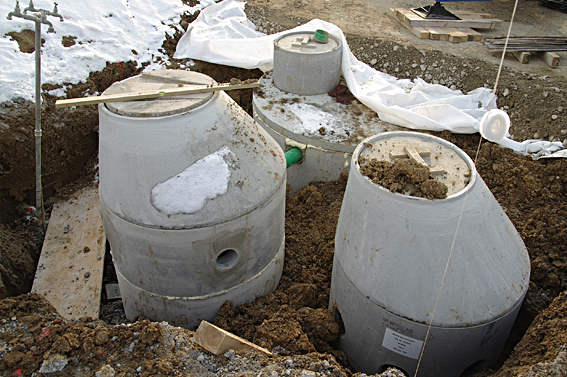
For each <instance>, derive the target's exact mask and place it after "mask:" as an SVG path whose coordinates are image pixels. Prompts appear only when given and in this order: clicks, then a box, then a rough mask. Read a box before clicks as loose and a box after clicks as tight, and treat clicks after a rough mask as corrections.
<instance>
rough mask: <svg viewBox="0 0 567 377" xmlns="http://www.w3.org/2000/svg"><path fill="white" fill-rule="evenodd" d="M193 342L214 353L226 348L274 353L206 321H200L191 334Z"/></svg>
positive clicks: (225, 350) (219, 352) (266, 353)
mask: <svg viewBox="0 0 567 377" xmlns="http://www.w3.org/2000/svg"><path fill="white" fill-rule="evenodd" d="M193 342H194V343H197V344H198V345H200V346H201V347H203V348H204V349H206V350H207V351H209V352H210V353H213V354H215V355H223V354H224V353H225V352H227V351H228V350H235V351H236V350H251V349H253V350H256V351H258V352H261V353H263V354H264V355H268V356H274V354H273V353H271V352H270V351H268V350H267V349H265V348H262V347H260V346H257V345H256V344H254V343H251V342H249V341H247V340H246V339H242V338H240V337H238V336H236V335H234V334H232V333H230V332H228V331H226V330H223V329H221V328H220V327H217V326H215V325H213V324H211V323H209V322H207V321H201V324H200V325H199V327H198V328H197V331H195V335H194V336H193Z"/></svg>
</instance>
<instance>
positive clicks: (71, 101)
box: [55, 82, 262, 107]
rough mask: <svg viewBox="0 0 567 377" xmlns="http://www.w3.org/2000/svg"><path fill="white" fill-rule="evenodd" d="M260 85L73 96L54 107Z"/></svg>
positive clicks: (247, 86) (227, 85) (249, 86)
mask: <svg viewBox="0 0 567 377" xmlns="http://www.w3.org/2000/svg"><path fill="white" fill-rule="evenodd" d="M260 86H262V84H260V83H259V82H255V83H250V84H236V85H231V84H219V85H215V86H209V87H201V88H183V87H182V88H175V89H164V90H160V91H152V92H144V93H128V94H110V95H105V96H94V97H85V98H73V99H63V100H58V101H56V102H55V107H70V106H83V105H94V104H97V103H108V102H126V101H137V100H141V99H150V98H159V97H168V96H178V95H183V94H195V93H207V92H217V91H219V90H235V89H249V88H258V87H260Z"/></svg>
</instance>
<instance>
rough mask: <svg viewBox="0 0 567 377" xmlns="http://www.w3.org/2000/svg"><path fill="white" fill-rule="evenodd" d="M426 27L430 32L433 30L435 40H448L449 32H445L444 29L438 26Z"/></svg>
mask: <svg viewBox="0 0 567 377" xmlns="http://www.w3.org/2000/svg"><path fill="white" fill-rule="evenodd" d="M428 29H429V32H430V33H433V32H435V34H436V39H437V40H441V41H448V40H449V33H448V32H447V30H446V29H444V28H440V27H430V28H428ZM429 39H433V38H431V36H430V37H429Z"/></svg>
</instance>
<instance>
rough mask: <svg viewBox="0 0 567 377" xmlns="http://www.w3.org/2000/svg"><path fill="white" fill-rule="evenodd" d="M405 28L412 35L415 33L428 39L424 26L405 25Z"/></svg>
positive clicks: (427, 32)
mask: <svg viewBox="0 0 567 377" xmlns="http://www.w3.org/2000/svg"><path fill="white" fill-rule="evenodd" d="M404 26H406V25H404ZM406 28H407V29H408V30H409V31H411V32H412V33H413V34H414V35H416V36H417V37H418V38H419V39H429V31H428V30H427V29H425V28H422V27H413V26H406Z"/></svg>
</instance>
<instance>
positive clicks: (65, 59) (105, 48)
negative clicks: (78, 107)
mask: <svg viewBox="0 0 567 377" xmlns="http://www.w3.org/2000/svg"><path fill="white" fill-rule="evenodd" d="M212 3H214V0H202V1H201V3H200V4H198V5H196V6H194V7H189V6H187V5H184V4H183V3H182V2H181V0H152V1H143V0H97V1H73V0H58V10H59V14H61V15H62V16H63V22H60V20H59V18H57V17H53V16H47V20H48V21H50V22H51V23H52V24H53V27H54V29H55V33H47V29H48V25H46V24H42V25H41V37H42V39H45V43H44V44H43V46H42V48H41V53H42V54H41V62H42V67H41V77H42V84H45V83H49V84H64V83H67V84H76V83H78V82H81V81H84V80H86V78H87V77H88V75H89V73H90V72H92V71H100V70H102V69H103V68H104V67H105V66H106V62H111V63H114V62H120V61H130V60H134V61H137V62H138V66H140V65H141V63H143V62H150V63H152V64H150V65H149V66H148V67H146V70H153V69H156V68H158V66H159V63H157V58H158V57H161V58H164V57H165V56H164V55H163V54H162V53H161V52H159V51H158V49H159V48H160V47H161V45H162V43H163V41H164V39H165V34H170V35H172V34H173V33H174V32H175V30H174V29H173V28H180V26H179V21H180V15H181V14H183V13H184V12H189V13H191V14H192V13H194V12H195V11H197V10H200V9H202V8H203V7H205V6H207V5H209V4H212ZM33 5H34V6H35V8H36V9H46V10H49V11H52V10H53V6H54V3H53V2H52V1H46V0H35V1H34V4H33ZM15 6H16V0H2V1H1V2H0V18H2V21H1V22H0V103H2V102H5V101H10V100H12V99H14V98H18V97H21V98H24V99H26V100H32V101H33V100H34V93H35V54H34V53H23V52H21V51H20V50H19V47H18V43H17V42H16V41H15V40H13V38H12V37H11V36H9V35H7V33H9V32H21V31H22V30H26V29H27V30H35V22H34V21H31V20H26V19H23V18H20V17H15V16H13V17H12V19H11V20H7V19H6V18H7V16H8V13H9V12H13V11H14V7H15ZM27 7H28V3H27V1H26V0H24V2H22V3H21V4H20V9H21V12H22V13H24V9H25V8H27ZM27 14H28V15H33V12H30V11H28V12H27ZM172 27H173V28H172ZM181 31H183V30H181ZM64 36H67V37H76V40H75V45H73V46H71V47H64V46H63V44H62V38H63V37H64ZM51 94H54V95H62V94H63V90H59V91H57V92H52V93H51Z"/></svg>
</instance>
